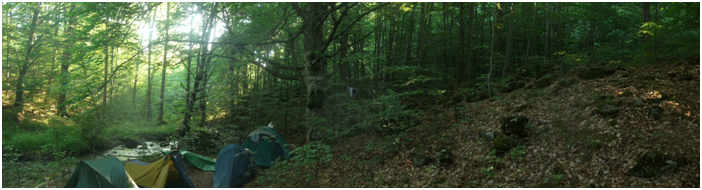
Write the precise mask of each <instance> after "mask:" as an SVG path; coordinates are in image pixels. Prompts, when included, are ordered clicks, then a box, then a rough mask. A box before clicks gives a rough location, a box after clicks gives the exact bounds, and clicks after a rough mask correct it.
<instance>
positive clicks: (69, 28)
mask: <svg viewBox="0 0 702 190" xmlns="http://www.w3.org/2000/svg"><path fill="white" fill-rule="evenodd" d="M75 9H76V5H75V4H73V3H71V5H70V8H69V10H68V14H69V15H70V14H74V13H75ZM75 25H76V16H75V15H72V16H70V17H69V18H68V20H67V21H66V27H65V32H64V33H65V35H66V40H65V41H64V42H63V43H64V44H68V47H67V48H66V49H64V51H63V60H62V61H61V76H60V77H59V83H60V84H61V87H60V88H59V96H58V110H57V111H58V115H59V116H68V112H66V94H67V92H68V90H67V88H68V85H69V81H70V77H71V76H70V73H69V70H68V69H69V67H70V65H71V57H72V56H73V51H71V49H72V48H73V46H74V45H73V44H74V43H73V41H74V39H73V38H74V35H75V34H74V33H73V27H74V26H75Z"/></svg>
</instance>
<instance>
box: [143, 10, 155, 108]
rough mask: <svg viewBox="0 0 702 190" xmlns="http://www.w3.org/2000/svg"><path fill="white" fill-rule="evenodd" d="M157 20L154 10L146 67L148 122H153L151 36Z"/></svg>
mask: <svg viewBox="0 0 702 190" xmlns="http://www.w3.org/2000/svg"><path fill="white" fill-rule="evenodd" d="M155 20H156V11H155V10H154V12H153V14H152V16H151V23H150V24H149V55H148V65H147V66H146V105H145V106H146V120H147V121H151V114H152V112H151V79H152V76H151V53H152V51H151V50H152V47H153V45H152V44H151V34H152V33H153V30H154V22H155Z"/></svg>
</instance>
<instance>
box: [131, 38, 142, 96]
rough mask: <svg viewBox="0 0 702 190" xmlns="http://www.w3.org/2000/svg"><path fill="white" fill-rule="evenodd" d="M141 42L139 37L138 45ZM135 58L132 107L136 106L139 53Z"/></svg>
mask: <svg viewBox="0 0 702 190" xmlns="http://www.w3.org/2000/svg"><path fill="white" fill-rule="evenodd" d="M141 41H142V37H139V43H141ZM137 56H138V57H137V60H136V67H135V68H134V88H132V105H134V106H136V94H137V81H138V79H139V63H141V53H139V55H137ZM137 109H138V108H137Z"/></svg>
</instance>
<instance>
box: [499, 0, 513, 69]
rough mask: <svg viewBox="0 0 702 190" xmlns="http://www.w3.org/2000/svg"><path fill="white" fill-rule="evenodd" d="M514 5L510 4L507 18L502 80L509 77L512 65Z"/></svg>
mask: <svg viewBox="0 0 702 190" xmlns="http://www.w3.org/2000/svg"><path fill="white" fill-rule="evenodd" d="M513 7H514V3H509V9H508V10H509V13H508V15H507V16H506V17H505V22H506V25H507V42H506V44H505V63H504V65H503V66H502V78H505V77H507V71H508V68H509V67H510V66H511V65H512V20H513V17H514V10H513Z"/></svg>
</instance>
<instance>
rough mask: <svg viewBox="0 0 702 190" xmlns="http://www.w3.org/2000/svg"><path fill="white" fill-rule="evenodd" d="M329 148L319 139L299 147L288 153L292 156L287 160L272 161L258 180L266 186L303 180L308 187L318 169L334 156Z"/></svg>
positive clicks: (315, 178) (282, 184) (315, 176)
mask: <svg viewBox="0 0 702 190" xmlns="http://www.w3.org/2000/svg"><path fill="white" fill-rule="evenodd" d="M329 149H330V146H329V145H326V144H323V143H321V142H319V141H315V142H312V143H308V144H306V145H305V146H302V147H299V148H297V149H295V150H293V151H292V152H291V153H290V154H291V155H293V156H292V158H290V159H289V160H284V161H275V162H273V165H272V166H271V168H270V169H269V170H268V172H267V173H266V175H261V176H260V177H259V178H258V182H259V183H260V184H264V185H265V186H266V187H281V186H284V184H285V183H286V182H288V181H293V182H304V183H303V184H304V185H305V187H310V186H311V185H312V184H313V183H317V179H318V178H317V174H318V173H319V169H320V168H321V167H322V166H324V165H325V164H327V163H329V162H330V161H331V160H332V158H333V157H334V155H332V154H330V150H329Z"/></svg>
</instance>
